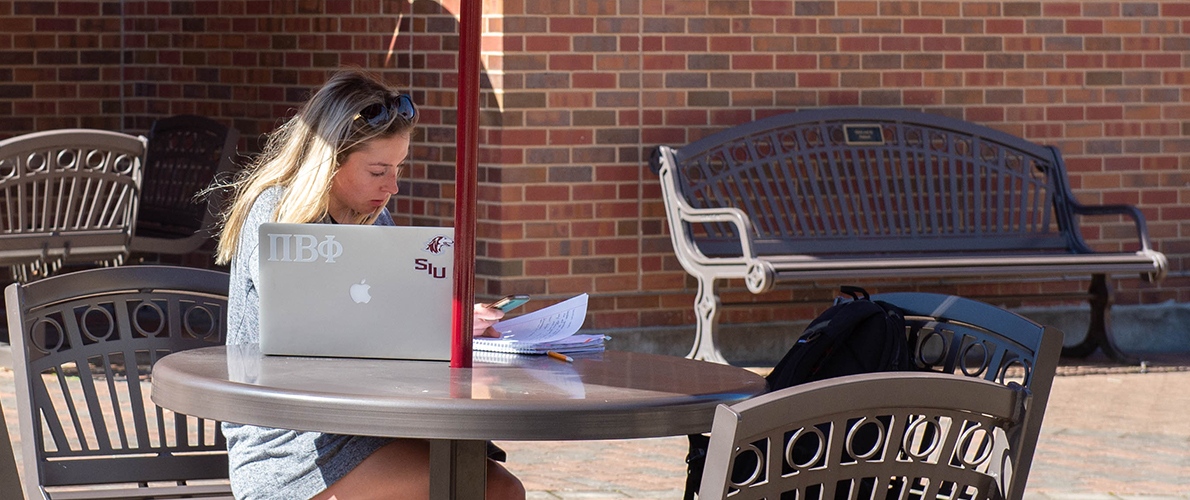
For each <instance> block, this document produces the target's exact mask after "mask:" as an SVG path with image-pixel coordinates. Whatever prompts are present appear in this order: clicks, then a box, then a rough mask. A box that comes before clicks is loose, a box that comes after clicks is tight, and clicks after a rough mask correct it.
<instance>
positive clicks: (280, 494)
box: [223, 187, 393, 499]
mask: <svg viewBox="0 0 1190 500" xmlns="http://www.w3.org/2000/svg"><path fill="white" fill-rule="evenodd" d="M281 193H282V189H281V188H279V187H275V188H270V189H268V190H266V191H265V192H264V193H261V195H260V197H259V198H257V199H256V202H254V203H253V204H252V210H251V211H250V212H249V214H248V218H247V220H245V221H244V227H243V228H242V229H241V230H240V240H239V243H238V244H237V246H236V254H235V256H234V257H233V258H232V261H231V283H230V285H229V287H228V292H227V343H228V344H251V343H256V342H257V341H258V339H259V334H260V332H259V328H258V326H259V321H260V295H259V293H258V291H257V287H256V283H257V281H258V280H259V279H260V266H259V264H258V259H257V258H256V254H257V251H258V247H259V242H258V239H259V238H258V232H259V231H258V228H259V227H260V225H261V224H263V223H265V222H269V221H270V220H271V218H272V215H273V209H274V208H275V207H276V206H277V203H279V202H280V200H281ZM376 224H377V225H387V226H391V225H393V220H392V217H391V216H389V214H388V211H387V210H385V211H384V212H382V213H381V214H380V218H378V219H377V220H376ZM223 434H224V435H225V436H226V437H227V451H228V461H229V468H230V471H229V472H230V475H231V486H232V490H233V491H234V492H235V496H236V498H237V499H296V498H310V497H312V496H314V495H315V494H317V493H319V492H320V491H322V490H324V489H326V487H327V486H329V485H330V484H332V483H334V482H335V481H338V480H339V479H340V478H342V477H343V476H344V475H345V474H347V473H348V472H349V471H351V469H353V468H355V466H357V465H359V463H360V462H361V461H363V460H364V459H365V458H367V457H368V455H371V454H372V452H374V451H376V450H377V449H379V448H380V447H382V446H384V445H385V444H387V443H388V442H389V441H390V440H389V439H384V438H376V437H363V436H340V435H335V434H323V433H318V432H298V431H291V430H284V429H270V428H266V427H257V426H251V425H239V424H234V423H224V424H223Z"/></svg>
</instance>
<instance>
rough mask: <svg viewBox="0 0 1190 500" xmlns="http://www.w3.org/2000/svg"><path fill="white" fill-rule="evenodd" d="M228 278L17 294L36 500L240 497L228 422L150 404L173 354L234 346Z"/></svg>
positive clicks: (70, 281)
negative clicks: (159, 373) (162, 362)
mask: <svg viewBox="0 0 1190 500" xmlns="http://www.w3.org/2000/svg"><path fill="white" fill-rule="evenodd" d="M227 280H228V276H227V274H226V273H223V272H218V271H211V270H205V269H193V268H184V267H164V266H124V267H115V268H103V269H91V270H86V271H79V272H74V273H68V274H62V275H59V276H54V277H51V278H48V279H45V280H40V281H36V282H33V283H29V284H21V283H14V284H12V285H9V287H8V288H7V290H6V291H5V299H6V306H7V312H8V327H9V331H10V332H11V337H12V341H13V342H12V346H13V369H14V372H15V373H14V381H15V386H16V397H17V410H18V415H19V422H20V436H21V445H20V449H21V452H22V455H21V456H22V459H23V468H24V472H25V475H24V487H25V495H26V496H27V497H28V498H44V499H59V498H161V497H167V496H173V497H178V496H185V497H204V496H218V497H221V498H230V485H229V484H228V481H227V473H228V471H227V452H226V443H225V440H224V438H223V434H222V432H221V431H220V428H219V423H218V422H214V421H211V420H205V419H199V418H194V417H190V416H186V415H180V414H175V413H173V412H171V411H169V410H166V409H163V408H160V407H158V406H156V405H154V404H153V403H152V401H151V400H150V398H149V390H150V385H149V377H150V376H151V373H152V367H153V364H154V363H155V362H156V361H157V360H158V359H160V358H161V357H162V356H165V355H166V354H169V353H171V352H176V351H181V350H186V349H193V348H197V347H205V346H213V345H221V344H223V342H224V339H225V333H226V332H225V330H226V322H227V297H226V295H227V284H228V281H227Z"/></svg>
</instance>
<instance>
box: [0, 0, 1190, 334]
mask: <svg viewBox="0 0 1190 500" xmlns="http://www.w3.org/2000/svg"><path fill="white" fill-rule="evenodd" d="M457 11H458V1H457V0H450V1H448V2H444V3H438V2H432V1H423V0H415V1H413V2H406V1H381V0H371V1H369V0H357V1H350V2H348V1H334V2H322V1H312V0H293V1H265V0H261V1H243V0H241V1H232V0H219V1H217V0H210V1H171V2H167V1H131V0H130V1H124V2H116V1H111V2H98V1H95V2H92V1H75V2H67V1H16V2H13V1H0V137H8V136H11V135H15V134H19V133H24V132H28V131H33V130H44V129H49V128H60V127H74V126H84V127H97V128H108V129H115V130H123V131H128V132H136V133H143V132H144V131H146V130H147V129H148V127H149V125H150V124H151V123H152V120H153V119H155V118H157V117H160V116H167V115H171V114H178V113H197V114H203V115H207V116H212V117H215V118H217V119H220V120H222V121H224V122H225V123H228V124H229V125H234V126H235V127H237V128H238V129H240V130H241V132H243V133H244V136H245V139H244V141H243V144H242V146H243V149H244V150H245V151H248V152H250V151H254V150H255V149H256V148H257V147H258V137H259V135H260V134H261V133H264V132H267V131H269V130H271V129H272V128H273V127H274V126H275V125H276V124H277V123H278V122H279V120H280V119H281V117H285V116H287V115H288V114H289V113H290V112H291V109H292V108H293V107H294V106H295V105H296V104H297V103H299V102H301V101H302V100H303V99H304V98H305V97H306V96H307V95H308V93H309V91H310V90H311V89H312V88H314V87H316V86H317V85H318V84H319V83H321V82H322V81H323V80H324V79H325V77H326V75H327V74H328V72H329V71H331V70H333V69H334V68H337V67H340V66H345V65H354V66H361V67H365V68H369V69H372V70H375V71H378V72H381V73H382V74H383V75H384V76H385V78H386V79H388V80H389V81H391V82H392V83H394V84H395V85H398V86H401V87H406V88H409V89H410V90H411V92H412V94H413V95H414V97H415V100H416V101H417V102H418V103H419V104H420V106H421V107H420V110H421V112H422V118H421V120H422V123H423V125H424V126H423V127H422V128H421V130H420V132H419V134H420V135H419V136H418V138H417V140H416V142H415V151H414V157H415V158H416V159H417V161H416V162H415V164H414V168H413V169H412V170H413V171H412V172H411V175H410V177H409V179H408V181H407V182H405V183H404V184H403V185H402V194H401V195H399V196H398V198H397V201H396V202H395V203H394V207H393V208H394V210H395V212H396V213H397V215H399V216H400V217H399V220H402V221H403V222H410V223H417V224H439V223H442V224H449V223H450V221H451V218H452V217H453V213H452V209H453V204H452V203H451V202H450V201H449V200H450V198H451V197H452V196H453V192H454V190H453V184H452V180H453V175H454V171H453V169H454V129H453V122H454V115H455V106H456V96H455V92H454V86H455V84H456V81H457V80H456V75H455V73H454V71H455V68H456V67H457V46H458V38H457V35H456V33H457V23H456V21H455V17H454V16H453V14H452V13H453V12H457ZM1188 32H1190V3H1186V2H1184V1H1182V0H1175V1H1154V2H1143V1H1126V2H1112V1H1093V2H1092V1H1086V2H1083V1H1068V2H1060V1H1048V0H1047V1H1041V2H998V1H988V2H979V1H962V2H960V1H937V2H932V1H922V2H915V1H904V2H886V1H759V0H756V1H742V0H740V1H734V0H733V1H727V0H722V1H702V0H700V1H661V0H593V1H580V0H573V1H569V2H566V1H558V0H488V1H486V2H485V15H484V37H483V41H482V52H483V54H482V55H483V58H482V62H483V67H484V68H485V74H484V75H483V82H484V86H485V91H484V93H483V98H482V103H483V106H482V110H481V111H482V113H481V132H480V138H479V139H480V172H479V179H480V181H481V184H480V189H479V196H480V199H479V203H478V211H479V216H480V223H479V226H478V232H479V240H478V242H477V243H478V244H477V253H478V258H479V260H478V262H477V272H478V274H479V283H478V285H477V288H476V291H477V293H478V294H480V295H481V296H494V295H498V294H503V293H510V292H526V293H532V294H535V295H538V296H540V297H542V299H543V300H540V301H537V302H536V303H537V304H538V305H541V304H544V303H548V300H545V299H548V298H562V297H565V296H569V295H572V294H574V293H578V292H584V291H585V292H590V293H591V294H592V298H593V300H592V314H591V317H590V319H589V321H588V323H587V325H588V326H589V327H596V328H617V327H637V326H665V325H689V324H692V323H693V321H694V317H693V308H692V301H693V292H694V289H693V286H694V285H693V282H692V281H691V280H690V279H688V278H687V277H686V275H685V273H684V272H683V271H682V270H681V268H680V266H679V265H678V263H677V261H676V259H675V258H674V256H673V253H672V250H671V248H670V244H669V240H668V236H667V235H666V228H665V222H664V209H663V207H662V205H661V203H660V202H659V199H660V192H659V188H658V186H657V179H656V177H655V176H653V174H652V173H651V172H649V170H648V168H647V166H645V164H644V163H645V159H646V158H647V154H648V152H649V150H650V149H651V148H652V147H653V146H655V145H657V144H670V145H682V144H685V143H687V142H690V141H692V140H694V139H697V138H699V137H702V136H704V135H706V134H708V133H711V132H714V131H717V130H721V129H722V128H725V127H728V126H731V125H734V124H738V123H742V122H746V121H750V120H754V119H757V118H760V117H764V116H769V115H773V114H777V113H782V112H786V111H791V110H796V109H802V108H812V107H823V106H849V105H865V106H895V107H905V108H911V109H918V110H924V111H927V112H930V113H937V114H943V115H947V116H952V117H956V118H962V119H966V120H971V121H974V122H978V123H981V124H984V125H988V126H991V127H993V128H997V129H1001V130H1004V131H1007V132H1010V133H1013V134H1016V135H1020V136H1022V137H1025V138H1027V139H1030V140H1033V141H1035V142H1040V143H1047V144H1055V145H1058V146H1059V147H1060V148H1061V149H1062V151H1063V153H1064V155H1065V156H1066V158H1067V161H1068V167H1069V168H1070V171H1071V176H1072V179H1071V180H1072V183H1073V188H1074V190H1075V192H1076V195H1077V196H1078V198H1079V199H1080V200H1081V201H1083V202H1085V203H1132V204H1137V205H1139V206H1140V207H1141V209H1142V210H1143V211H1144V213H1145V215H1146V217H1147V218H1148V221H1149V229H1150V234H1151V235H1152V236H1153V239H1154V241H1155V244H1156V246H1157V247H1158V249H1160V250H1161V251H1163V252H1165V253H1166V254H1167V255H1168V256H1169V257H1170V260H1171V264H1172V266H1173V272H1172V275H1171V277H1170V278H1169V279H1167V280H1166V281H1165V282H1164V283H1163V284H1162V285H1160V286H1152V285H1146V284H1142V283H1139V282H1138V281H1137V280H1135V279H1125V280H1121V281H1119V282H1117V283H1116V284H1115V286H1116V289H1117V292H1118V302H1121V303H1136V302H1145V303H1153V302H1159V301H1162V300H1167V299H1174V300H1178V301H1188V300H1190V281H1188V280H1187V279H1186V277H1185V276H1184V272H1185V271H1184V269H1185V265H1186V262H1185V260H1186V258H1187V257H1188V256H1190V237H1188V236H1187V234H1186V233H1187V232H1188V231H1190V226H1188V225H1187V223H1186V222H1184V221H1186V220H1187V216H1188V215H1190V209H1188V208H1186V206H1185V204H1184V203H1183V199H1184V198H1186V197H1190V189H1188V188H1187V187H1186V185H1187V182H1188V181H1190V173H1188V170H1190V153H1188V151H1190V141H1188V140H1187V138H1186V135H1187V134H1188V133H1190V118H1188V115H1190V106H1188V105H1187V101H1188V100H1190V92H1188V88H1190V87H1188V86H1187V81H1188V79H1190V70H1188V69H1187V68H1188V65H1190V56H1188V55H1187V54H1188V49H1190V35H1188V34H1187V33H1188ZM1087 237H1088V238H1090V239H1091V240H1092V243H1093V244H1094V245H1096V246H1097V247H1099V248H1108V249H1115V248H1127V245H1128V244H1129V243H1130V242H1131V239H1132V237H1131V235H1130V234H1129V233H1128V232H1127V224H1126V223H1124V222H1123V221H1105V222H1104V223H1103V224H1100V225H1096V226H1091V227H1090V228H1089V233H1088V234H1087ZM1085 286H1086V284H1085V283H1080V282H1063V283H1028V282H1025V283H1008V284H1000V285H993V286H979V287H972V286H968V285H946V286H939V287H934V288H932V289H933V290H940V291H951V292H958V293H963V294H967V295H976V296H978V295H984V294H986V293H990V292H996V293H1003V292H1014V291H1016V292H1022V293H1033V292H1041V291H1045V292H1060V291H1078V290H1081V289H1083V288H1084V287H1085ZM733 287H735V288H737V289H738V284H730V285H729V287H728V288H729V290H728V291H727V293H726V296H727V297H728V298H732V299H740V300H752V299H754V297H751V296H750V295H749V294H747V293H746V292H742V291H738V290H731V288H733ZM907 287H909V286H908V285H904V286H902V287H898V288H907ZM830 295H831V293H830V291H829V290H827V289H814V288H809V289H796V290H782V291H778V292H775V293H774V294H772V295H771V296H768V297H765V298H766V299H777V300H786V299H803V300H825V299H826V297H828V296H830ZM814 309H815V307H813V306H798V307H787V306H780V307H765V306H762V307H755V308H743V309H732V310H729V311H727V312H726V313H725V316H724V322H727V323H731V322H745V321H770V320H784V319H793V318H798V317H805V316H807V315H809V314H813V310H814Z"/></svg>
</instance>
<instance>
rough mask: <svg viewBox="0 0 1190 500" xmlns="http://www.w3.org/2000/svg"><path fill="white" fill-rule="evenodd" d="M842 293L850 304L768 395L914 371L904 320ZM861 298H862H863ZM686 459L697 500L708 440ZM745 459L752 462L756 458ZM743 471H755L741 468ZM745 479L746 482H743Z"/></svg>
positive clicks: (810, 341)
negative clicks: (839, 379) (848, 378)
mask: <svg viewBox="0 0 1190 500" xmlns="http://www.w3.org/2000/svg"><path fill="white" fill-rule="evenodd" d="M840 291H841V292H842V293H844V294H846V295H850V296H851V298H850V299H847V298H843V297H840V298H839V299H836V300H835V304H834V305H832V306H831V307H830V308H828V309H827V310H825V311H823V312H822V314H820V315H818V317H817V318H815V319H814V321H811V322H810V325H809V326H807V327H806V330H805V331H804V332H802V335H801V337H799V338H798V339H797V342H795V343H794V344H793V347H791V348H789V351H788V352H786V353H785V356H784V357H783V358H781V361H780V362H778V363H777V365H776V366H774V367H773V371H772V372H770V373H769V375H768V376H767V377H765V379H766V380H768V385H769V390H770V391H775V390H777V389H784V388H786V387H790V386H794V385H798V384H802V383H805V382H812V381H815V380H822V379H827V378H831V377H839V376H843V375H855V374H859V373H872V372H882V371H900V370H910V369H913V366H914V365H913V362H912V357H911V354H910V345H911V344H910V341H909V338H908V336H907V333H906V329H905V314H904V312H903V311H901V309H900V308H898V307H897V306H894V305H892V304H889V303H887V302H883V301H873V300H871V297H870V296H869V295H868V292H867V291H865V290H864V289H863V288H859V287H854V286H844V287H841V288H840ZM861 295H862V296H861ZM688 437H689V439H690V450H689V452H688V453H687V455H686V464H687V468H686V494H685V496H684V497H683V498H684V499H685V500H693V499H694V493H695V492H696V491H698V486H699V483H701V482H702V468H703V465H704V463H705V462H706V454H707V443H708V442H709V440H710V437H709V436H707V435H705V434H691V435H689V436H688ZM741 458H750V459H753V460H754V458H753V455H744V456H741ZM735 469H738V470H747V471H751V470H753V468H752V467H749V466H737V467H735ZM741 479H744V478H741Z"/></svg>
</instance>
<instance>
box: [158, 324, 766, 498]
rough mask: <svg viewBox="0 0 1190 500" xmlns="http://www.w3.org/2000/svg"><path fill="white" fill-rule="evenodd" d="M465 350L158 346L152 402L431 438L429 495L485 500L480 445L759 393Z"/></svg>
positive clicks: (649, 418)
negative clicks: (390, 356)
mask: <svg viewBox="0 0 1190 500" xmlns="http://www.w3.org/2000/svg"><path fill="white" fill-rule="evenodd" d="M572 357H573V358H574V362H573V363H567V362H565V361H560V360H557V359H553V358H549V357H546V356H532V355H511V354H494V353H485V352H479V351H476V352H475V363H474V366H473V367H472V368H451V367H450V366H449V364H448V363H445V362H435V361H404V360H382V359H356V358H319V357H290V356H266V355H262V354H261V353H260V351H259V349H258V347H257V346H256V345H254V344H249V345H233V346H219V347H208V348H201V349H194V350H189V351H182V352H178V353H174V354H170V355H168V356H166V357H164V358H162V359H161V360H160V361H158V362H157V364H156V365H155V366H154V367H153V378H152V383H153V396H152V397H153V401H154V402H155V403H156V404H158V405H160V406H162V407H164V408H168V409H170V410H173V411H175V412H178V413H182V414H186V415H193V416H197V417H203V418H211V419H216V420H220V421H225V422H236V423H241V424H252V425H261V426H267V427H275V428H283V429H294V430H303V431H319V432H330V433H337V434H353V435H372V436H391V437H406V438H424V439H428V440H429V441H430V453H431V457H430V461H431V463H430V465H431V478H430V482H431V484H430V486H431V495H430V497H431V498H483V486H484V481H485V478H484V474H485V470H486V462H485V461H486V450H487V447H486V442H487V441H488V440H497V441H499V440H506V441H526V440H528V441H534V440H548V441H559V440H589V439H590V440H594V439H632V438H648V437H660V436H673V435H682V434H694V433H700V432H707V431H709V430H710V428H711V421H712V419H713V416H714V408H715V407H716V406H717V405H718V404H720V403H726V404H731V403H735V402H738V401H742V400H744V399H747V398H749V397H752V396H754V395H756V394H759V393H761V392H763V391H764V390H765V387H766V386H765V381H764V379H763V378H761V377H760V376H759V375H756V374H754V373H752V372H749V371H747V370H744V369H742V368H737V367H733V366H730V365H723V364H715V363H708V362H703V361H695V360H691V359H686V358H678V357H672V356H659V355H652V354H642V353H630V352H622V351H603V352H594V353H583V354H574V355H572Z"/></svg>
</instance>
